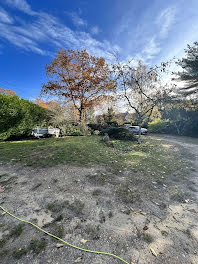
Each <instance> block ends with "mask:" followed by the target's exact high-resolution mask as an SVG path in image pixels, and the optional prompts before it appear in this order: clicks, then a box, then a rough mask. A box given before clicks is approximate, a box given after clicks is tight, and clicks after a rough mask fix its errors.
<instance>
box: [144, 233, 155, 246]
mask: <svg viewBox="0 0 198 264" xmlns="http://www.w3.org/2000/svg"><path fill="white" fill-rule="evenodd" d="M142 238H143V240H144V241H146V242H147V243H148V244H150V243H152V242H153V237H152V236H151V235H150V234H147V233H143V234H142Z"/></svg>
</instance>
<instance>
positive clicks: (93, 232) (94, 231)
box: [84, 224, 100, 240]
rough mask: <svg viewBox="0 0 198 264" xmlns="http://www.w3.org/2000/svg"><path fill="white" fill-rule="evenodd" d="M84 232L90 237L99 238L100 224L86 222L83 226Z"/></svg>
mask: <svg viewBox="0 0 198 264" xmlns="http://www.w3.org/2000/svg"><path fill="white" fill-rule="evenodd" d="M84 230H85V233H86V234H87V235H88V236H89V237H90V239H94V240H97V239H99V238H100V226H99V225H97V226H95V225H92V224H88V225H86V226H85V229H84Z"/></svg>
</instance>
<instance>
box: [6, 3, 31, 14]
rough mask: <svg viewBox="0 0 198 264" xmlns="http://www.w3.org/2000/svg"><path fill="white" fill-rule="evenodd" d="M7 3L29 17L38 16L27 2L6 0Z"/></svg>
mask: <svg viewBox="0 0 198 264" xmlns="http://www.w3.org/2000/svg"><path fill="white" fill-rule="evenodd" d="M5 3H6V4H8V5H10V6H11V7H13V8H17V9H19V10H20V11H23V12H24V13H27V14H29V15H35V14H36V12H34V11H33V10H32V9H31V6H30V5H29V4H28V3H27V2H26V1H25V0H5Z"/></svg>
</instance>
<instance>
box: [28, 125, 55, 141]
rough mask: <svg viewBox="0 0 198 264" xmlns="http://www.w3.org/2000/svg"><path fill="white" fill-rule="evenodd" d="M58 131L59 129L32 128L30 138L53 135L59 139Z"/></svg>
mask: <svg viewBox="0 0 198 264" xmlns="http://www.w3.org/2000/svg"><path fill="white" fill-rule="evenodd" d="M59 134H60V129H59V128H49V127H48V128H38V127H37V128H34V129H33V130H32V136H34V137H37V138H40V137H48V136H52V135H55V136H56V137H59Z"/></svg>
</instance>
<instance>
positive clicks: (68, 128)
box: [60, 123, 91, 136]
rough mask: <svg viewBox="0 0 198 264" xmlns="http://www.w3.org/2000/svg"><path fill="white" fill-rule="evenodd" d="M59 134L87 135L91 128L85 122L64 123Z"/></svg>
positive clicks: (89, 133)
mask: <svg viewBox="0 0 198 264" xmlns="http://www.w3.org/2000/svg"><path fill="white" fill-rule="evenodd" d="M60 128H61V134H62V135H64V136H88V135H91V129H90V128H89V127H88V126H87V125H85V124H76V125H74V124H71V123H66V124H65V125H64V126H61V127H60Z"/></svg>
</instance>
